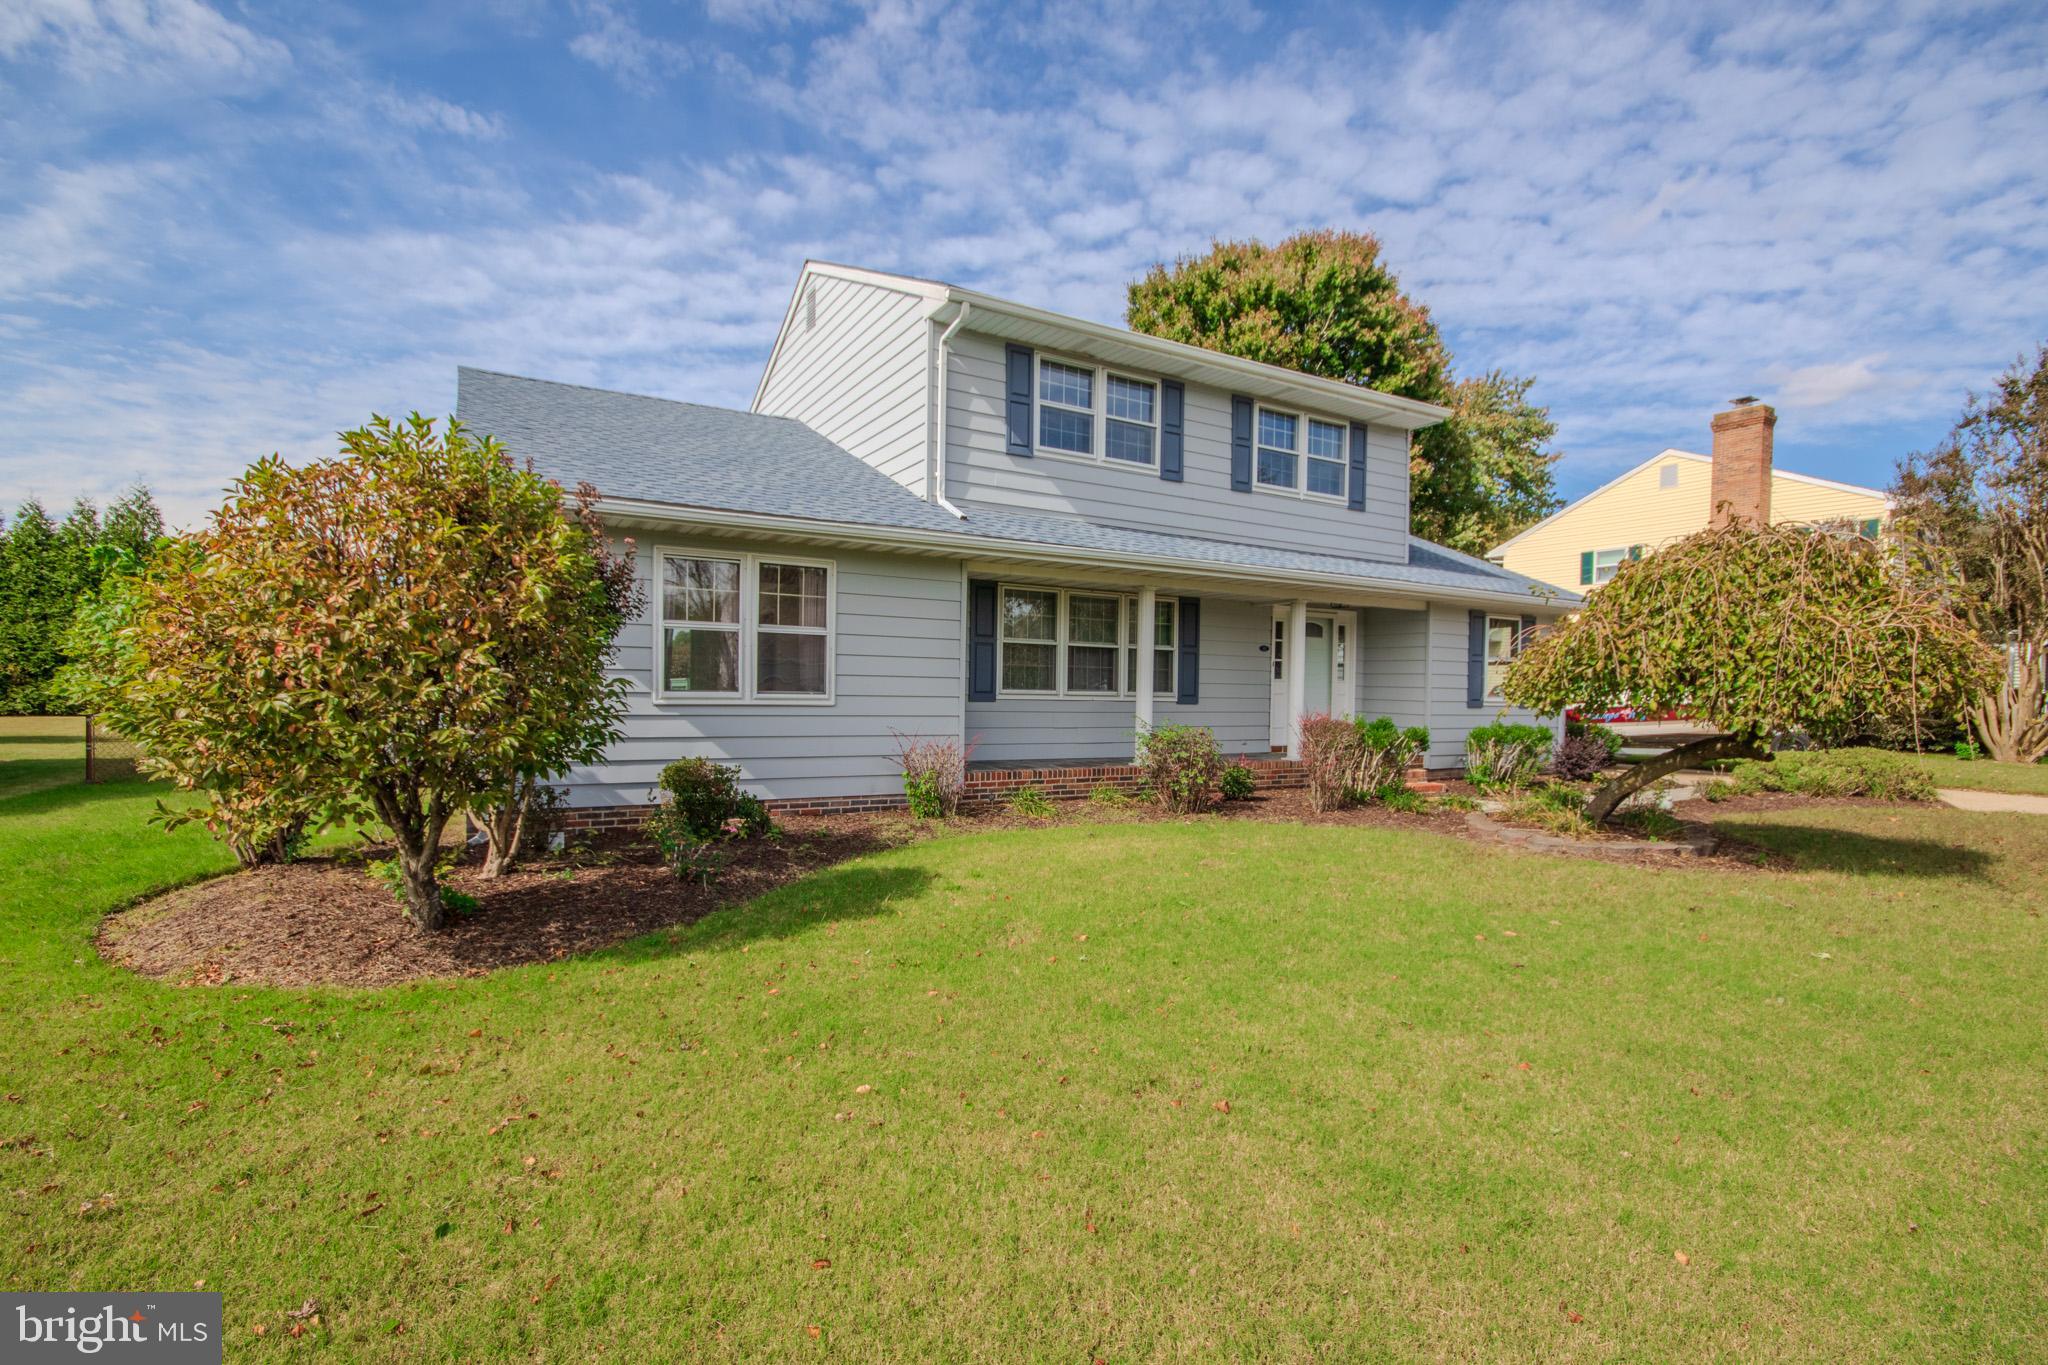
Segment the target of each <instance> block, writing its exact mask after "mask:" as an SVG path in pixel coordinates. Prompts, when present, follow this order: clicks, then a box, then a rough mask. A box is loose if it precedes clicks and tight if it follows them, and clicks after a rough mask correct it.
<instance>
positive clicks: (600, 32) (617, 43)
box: [569, 0, 690, 91]
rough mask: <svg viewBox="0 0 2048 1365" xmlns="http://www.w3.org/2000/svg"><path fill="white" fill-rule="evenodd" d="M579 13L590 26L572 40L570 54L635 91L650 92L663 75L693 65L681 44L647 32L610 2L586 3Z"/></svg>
mask: <svg viewBox="0 0 2048 1365" xmlns="http://www.w3.org/2000/svg"><path fill="white" fill-rule="evenodd" d="M576 11H577V14H578V15H579V16H580V17H581V18H582V19H583V21H584V23H585V24H587V25H589V27H587V28H585V29H584V31H583V32H581V33H579V34H577V35H576V36H575V37H574V38H572V39H570V40H569V51H571V52H573V53H574V54H575V55H576V56H578V57H580V58H582V59H583V60H584V61H586V62H589V63H590V64H591V65H592V66H595V67H597V68H598V69H599V70H601V71H604V72H607V73H609V74H610V75H612V76H613V77H615V78H617V80H618V81H619V82H620V84H622V85H625V86H627V87H628V88H629V89H635V90H642V91H646V90H651V89H653V87H654V85H655V83H656V82H657V81H658V80H659V79H660V78H661V77H663V76H667V75H671V74H673V73H674V72H677V71H681V70H684V69H685V68H687V67H688V66H689V65H690V56H689V51H688V50H687V49H686V48H684V47H683V46H682V44H680V43H675V42H671V41H669V40H668V39H666V38H657V37H654V36H653V35H651V34H648V33H645V32H643V31H642V30H641V28H640V26H639V25H638V24H637V23H635V22H634V21H633V18H632V16H631V15H630V14H628V13H627V12H626V11H625V10H623V9H621V8H620V7H619V6H617V5H614V4H610V3H607V0H583V3H581V4H578V5H577V7H576Z"/></svg>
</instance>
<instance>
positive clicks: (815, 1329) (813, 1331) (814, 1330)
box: [804, 1322, 825, 1337]
mask: <svg viewBox="0 0 2048 1365" xmlns="http://www.w3.org/2000/svg"><path fill="white" fill-rule="evenodd" d="M824 1330H825V1329H824V1328H822V1327H820V1326H818V1324H817V1323H815V1322H814V1323H812V1324H811V1325H810V1326H809V1327H806V1328H804V1331H805V1332H806V1333H808V1334H809V1335H811V1336H813V1337H815V1336H817V1335H818V1334H820V1333H821V1332H823V1331H824Z"/></svg>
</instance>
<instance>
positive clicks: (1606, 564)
mask: <svg viewBox="0 0 2048 1365" xmlns="http://www.w3.org/2000/svg"><path fill="white" fill-rule="evenodd" d="M1627 558H1628V546H1626V545H1624V546H1622V547H1621V548H1620V549H1618V550H1595V551H1593V581H1594V582H1595V583H1605V582H1606V581H1607V580H1608V579H1610V578H1612V577H1614V573H1615V570H1617V569H1619V568H1620V567H1621V564H1622V561H1623V560H1625V559H1627Z"/></svg>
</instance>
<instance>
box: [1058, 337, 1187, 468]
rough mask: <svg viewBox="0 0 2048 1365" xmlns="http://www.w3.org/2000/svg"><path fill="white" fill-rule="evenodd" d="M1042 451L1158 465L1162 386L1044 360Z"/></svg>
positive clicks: (1144, 380) (1086, 366)
mask: <svg viewBox="0 0 2048 1365" xmlns="http://www.w3.org/2000/svg"><path fill="white" fill-rule="evenodd" d="M1098 397H1099V399H1100V401H1099V402H1098ZM1098 428H1099V434H1098ZM1038 448H1039V449H1040V450H1044V451H1051V452H1054V453H1056V454H1060V455H1080V456H1086V457H1090V458H1095V457H1097V456H1098V452H1099V456H1100V457H1101V458H1107V459H1111V460H1117V461H1120V462H1121V463H1124V464H1132V465H1147V466H1149V465H1152V464H1154V463H1155V462H1156V461H1157V460H1158V458H1159V386H1158V385H1157V384H1156V383H1154V382H1152V381H1151V380H1149V379H1135V378H1132V377H1131V376H1129V375H1123V374H1117V373H1114V372H1113V371H1110V370H1106V369H1100V368H1097V367H1094V366H1089V365H1077V364H1074V363H1073V362H1071V361H1065V360H1050V359H1047V358H1045V357H1043V356H1041V357H1040V358H1039V360H1038Z"/></svg>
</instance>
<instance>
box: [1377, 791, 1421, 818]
mask: <svg viewBox="0 0 2048 1365" xmlns="http://www.w3.org/2000/svg"><path fill="white" fill-rule="evenodd" d="M1379 800H1380V804H1382V805H1384V806H1385V807H1386V808H1387V809H1388V810H1397V811H1400V812H1401V813H1402V814H1404V815H1420V814H1422V813H1423V812H1424V811H1426V810H1428V809H1429V798H1428V797H1426V796H1424V795H1423V794H1422V793H1421V792H1412V791H1409V790H1408V789H1407V788H1406V787H1389V788H1387V789H1386V790H1385V791H1383V792H1381V793H1380V796H1379Z"/></svg>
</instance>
